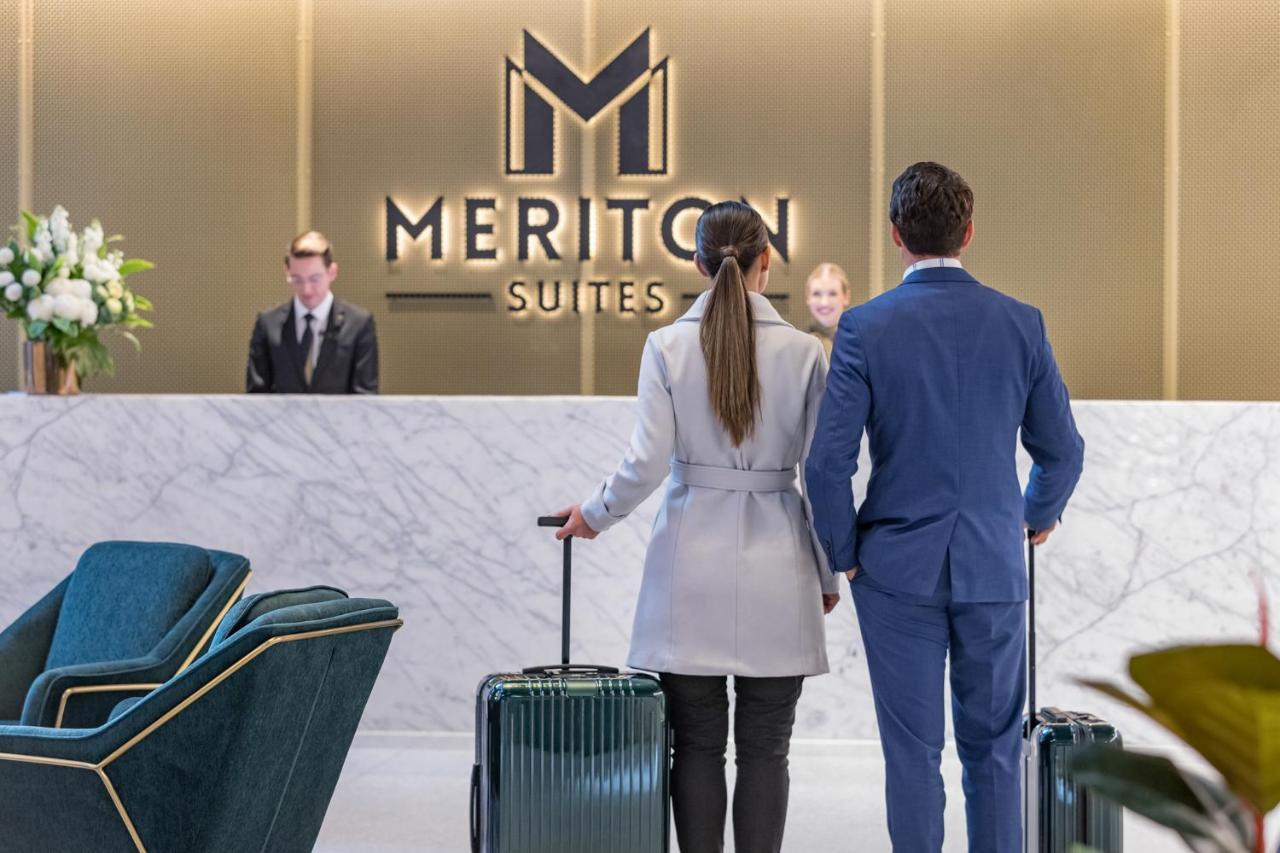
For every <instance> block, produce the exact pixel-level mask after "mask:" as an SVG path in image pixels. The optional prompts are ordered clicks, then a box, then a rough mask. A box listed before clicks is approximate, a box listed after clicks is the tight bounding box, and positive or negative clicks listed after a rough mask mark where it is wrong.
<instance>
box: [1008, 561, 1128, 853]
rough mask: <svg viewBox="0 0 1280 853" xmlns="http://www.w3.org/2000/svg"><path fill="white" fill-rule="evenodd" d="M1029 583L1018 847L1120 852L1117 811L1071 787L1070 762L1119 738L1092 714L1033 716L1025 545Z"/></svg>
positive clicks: (1050, 711)
mask: <svg viewBox="0 0 1280 853" xmlns="http://www.w3.org/2000/svg"><path fill="white" fill-rule="evenodd" d="M1027 571H1028V575H1029V578H1030V581H1031V600H1030V607H1029V614H1028V619H1027V622H1028V626H1027V627H1028V644H1027V645H1028V649H1027V661H1028V678H1027V713H1028V716H1027V720H1026V723H1025V728H1024V732H1025V737H1024V738H1023V794H1022V803H1023V833H1022V837H1023V839H1024V844H1023V847H1024V849H1025V850H1026V851H1027V853H1071V851H1072V850H1073V849H1074V848H1075V846H1076V845H1083V846H1084V847H1086V848H1088V849H1090V850H1094V851H1097V853H1122V851H1123V850H1124V824H1123V820H1122V818H1123V811H1124V810H1123V809H1122V808H1121V807H1120V806H1118V805H1116V804H1115V803H1112V802H1110V801H1108V800H1104V799H1102V798H1101V797H1099V796H1097V795H1096V794H1094V793H1092V792H1091V791H1089V790H1088V789H1087V788H1085V787H1084V786H1083V785H1080V784H1079V783H1077V782H1076V781H1075V779H1074V778H1073V777H1072V774H1071V759H1072V757H1073V756H1074V755H1075V754H1076V753H1077V752H1079V751H1080V750H1081V749H1083V748H1084V747H1086V746H1089V745H1091V744H1113V745H1115V746H1121V745H1122V744H1121V738H1120V732H1119V731H1117V730H1116V728H1115V727H1114V726H1112V725H1111V724H1110V723H1108V722H1106V721H1104V720H1101V719H1099V718H1098V717H1095V716H1094V715H1092V714H1082V713H1078V712H1075V711H1061V710H1059V709H1057V708H1041V709H1040V710H1039V712H1037V711H1036V549H1035V545H1033V544H1031V542H1030V538H1028V542H1027Z"/></svg>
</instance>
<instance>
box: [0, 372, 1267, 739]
mask: <svg viewBox="0 0 1280 853" xmlns="http://www.w3.org/2000/svg"><path fill="white" fill-rule="evenodd" d="M632 407H633V402H632V400H630V399H626V398H546V397H540V398H467V397H439V398H421V397H382V398H332V399H320V398H305V397H293V398H270V397H217V396H214V397H194V396H154V397H139V396H93V395H85V396H81V397H74V398H63V399H59V398H35V397H22V396H16V395H12V396H8V397H4V398H0V459H2V461H0V466H2V467H0V477H2V483H3V488H0V553H2V554H3V565H2V567H0V624H8V623H9V622H10V621H11V620H12V619H14V618H15V617H17V616H18V615H19V614H20V613H21V612H22V611H23V610H24V609H26V608H27V607H28V606H30V605H31V604H32V603H34V602H35V601H36V600H37V599H38V598H39V597H40V596H41V595H43V594H44V593H45V592H46V591H47V590H48V589H49V588H50V587H51V586H52V585H53V584H54V583H56V582H57V580H58V579H60V578H61V577H62V576H63V575H64V574H66V573H67V572H68V571H70V569H71V568H72V566H73V565H74V563H75V560H76V558H77V556H78V555H79V554H80V553H81V552H82V551H83V550H84V548H86V547H87V546H88V545H89V544H91V543H93V542H95V541H98V540H103V539H149V540H173V541H183V542H192V543H196V544H200V545H204V546H207V547H212V548H221V549H226V550H230V551H237V552H240V553H243V554H245V555H247V556H248V557H249V558H250V560H251V561H252V563H253V567H254V572H255V573H254V577H253V579H252V581H251V583H250V587H249V591H251V592H252V591H261V590H265V589H275V588H283V587H293V586H304V585H310V584H317V583H324V584H332V585H335V586H338V587H341V588H343V589H346V590H348V591H349V592H350V593H351V594H352V595H367V596H378V597H384V598H388V599H390V600H391V601H393V602H395V603H396V604H398V605H399V606H400V609H401V613H402V615H403V617H404V620H405V626H404V628H403V630H402V631H401V632H400V633H399V634H398V636H397V637H396V639H395V640H394V641H393V643H392V646H391V652H390V656H389V658H388V660H387V663H386V667H385V668H384V670H383V674H382V678H381V680H380V681H379V683H378V686H377V687H376V689H375V691H374V694H373V697H372V699H371V700H370V704H369V707H368V709H367V711H366V714H365V718H364V727H365V728H366V729H372V730H386V731H405V730H414V731H459V732H465V731H470V730H471V728H472V726H473V691H474V689H475V686H476V683H477V682H478V681H479V680H480V678H481V676H482V675H484V674H485V673H487V672H490V671H494V670H503V669H509V668H513V667H519V666H522V665H529V664H536V663H551V662H554V661H555V660H557V658H558V654H559V618H560V603H559V594H560V552H559V547H558V545H557V544H556V543H555V542H554V541H553V539H552V538H551V534H550V533H549V532H548V531H547V530H545V529H539V528H537V527H536V526H535V519H536V516H538V515H540V514H545V513H547V512H549V511H552V510H555V509H557V508H559V507H561V506H563V505H565V504H567V503H570V502H573V501H576V500H579V499H581V498H584V497H586V496H587V494H588V493H589V492H590V490H591V488H592V487H593V486H594V485H595V483H596V482H597V480H598V479H599V478H601V477H602V476H604V475H605V473H607V472H608V471H609V470H611V469H612V466H613V465H614V464H615V463H616V461H617V459H618V458H619V456H620V454H621V453H622V451H623V448H624V447H625V444H626V440H627V437H628V435H629V433H630V429H631V416H632ZM1076 416H1077V419H1078V422H1079V425H1080V429H1081V432H1082V433H1083V434H1084V436H1085V439H1086V442H1087V444H1088V450H1087V462H1086V469H1085V474H1084V478H1083V480H1082V481H1081V484H1080V487H1079V489H1078V491H1077V494H1076V498H1075V500H1074V502H1073V503H1072V505H1071V507H1070V509H1069V510H1068V513H1067V515H1066V518H1065V523H1064V526H1063V527H1062V529H1061V530H1060V532H1059V533H1058V534H1056V535H1055V537H1054V539H1053V540H1052V541H1051V542H1050V543H1049V545H1048V546H1047V547H1045V548H1044V549H1042V552H1041V556H1040V560H1039V565H1040V578H1039V592H1040V596H1039V603H1040V608H1039V612H1040V619H1041V630H1040V652H1041V654H1040V696H1041V698H1042V700H1044V702H1046V703H1052V704H1059V705H1064V706H1066V705H1075V706H1082V707H1084V708H1087V709H1089V710H1093V711H1096V712H1100V713H1104V714H1106V715H1108V716H1110V717H1112V718H1114V719H1116V720H1117V721H1119V722H1120V724H1121V726H1122V727H1123V728H1124V730H1125V731H1126V733H1127V734H1128V735H1129V739H1130V740H1131V741H1139V742H1142V741H1146V742H1153V741H1159V740H1162V739H1163V738H1164V735H1163V734H1162V733H1161V731H1160V730H1159V729H1157V728H1155V727H1154V726H1151V725H1148V724H1145V722H1143V721H1141V720H1139V719H1138V718H1136V717H1135V716H1134V715H1132V714H1128V713H1126V712H1124V711H1123V710H1122V709H1119V708H1117V706H1116V703H1114V702H1112V701H1110V700H1107V699H1104V698H1101V697H1098V696H1095V695H1092V694H1090V693H1088V692H1087V691H1084V690H1083V689H1081V688H1078V687H1076V686H1074V684H1073V683H1072V678H1073V677H1075V676H1081V675H1090V676H1100V675H1104V676H1118V675H1120V674H1121V672H1122V666H1123V661H1124V660H1125V659H1126V657H1127V654H1128V653H1129V652H1131V651H1133V650H1137V649H1142V648H1148V647H1152V646H1155V645H1160V644H1166V643H1172V642H1175V641H1184V640H1198V639H1211V640H1224V639H1227V638H1237V639H1241V640H1251V639H1252V638H1253V637H1255V636H1256V632H1257V625H1256V620H1257V616H1256V613H1257V602H1256V597H1255V594H1254V586H1253V581H1252V580H1251V576H1250V573H1251V572H1252V571H1253V570H1255V569H1257V570H1260V571H1261V572H1263V574H1264V575H1265V576H1266V577H1267V578H1268V579H1269V581H1270V583H1271V587H1272V588H1273V589H1275V590H1280V572H1278V571H1277V565H1276V560H1277V556H1278V555H1280V404H1267V403H1252V404H1250V403H1245V404H1240V403H1113V402H1105V403H1104V402H1082V403H1078V404H1077V406H1076ZM864 456H865V451H864ZM1026 464H1027V463H1026V460H1025V459H1024V460H1023V470H1024V476H1025V469H1026ZM865 476H866V470H865V460H864V468H863V470H862V471H861V472H860V474H859V482H858V483H857V484H856V488H857V489H858V490H859V492H860V491H861V487H862V485H863V484H864V483H865ZM655 508H656V499H650V501H649V502H648V503H647V504H645V505H644V506H643V507H642V508H641V510H640V511H638V512H637V513H636V514H635V517H634V518H632V519H630V520H629V521H628V522H626V523H624V524H622V525H619V526H618V527H617V528H615V529H614V530H611V531H610V532H609V533H607V534H606V535H604V536H601V537H600V538H599V539H597V540H595V541H593V542H581V543H578V544H577V547H576V549H575V557H576V560H575V565H576V569H577V572H576V576H575V584H574V625H573V627H574V637H573V649H574V658H575V660H579V661H589V662H597V663H621V662H623V661H624V659H625V654H626V648H627V637H628V633H629V631H630V625H631V613H632V607H633V602H634V600H635V595H636V591H637V589H638V586H639V579H640V568H641V560H642V555H643V551H644V547H645V542H646V540H647V537H648V532H649V527H650V525H651V523H652V520H653V515H654V512H655ZM828 632H829V634H828V637H829V643H830V654H831V661H832V674H831V675H828V676H824V677H821V678H814V679H811V680H810V681H809V682H808V683H807V684H806V687H805V694H804V698H803V700H802V702H801V707H800V717H799V720H798V724H797V735H798V736H803V737H824V738H874V737H875V719H874V714H873V710H872V706H871V698H870V691H869V687H868V683H867V676H866V670H865V663H864V661H863V660H862V657H861V654H862V653H861V643H860V640H859V639H858V636H857V628H856V623H855V620H854V615H853V610H852V607H851V605H850V600H849V595H848V590H847V589H845V591H844V599H843V600H842V602H841V605H840V607H839V608H838V609H837V611H836V612H835V613H834V614H832V615H831V616H830V617H829V621H828Z"/></svg>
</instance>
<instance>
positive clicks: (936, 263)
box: [902, 258, 964, 278]
mask: <svg viewBox="0 0 1280 853" xmlns="http://www.w3.org/2000/svg"><path fill="white" fill-rule="evenodd" d="M932 267H955V268H956V269H964V264H962V263H960V259H959V258H925V259H924V260H923V261H916V262H915V263H914V264H912V265H911V266H909V267H907V269H906V271H905V272H903V274H902V277H903V278H906V277H907V276H909V275H911V274H912V273H913V272H915V271H916V270H923V269H930V268H932Z"/></svg>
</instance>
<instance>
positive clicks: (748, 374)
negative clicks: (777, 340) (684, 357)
mask: <svg viewBox="0 0 1280 853" xmlns="http://www.w3.org/2000/svg"><path fill="white" fill-rule="evenodd" d="M697 243H698V255H699V258H700V260H701V261H702V264H703V267H704V268H705V269H706V271H707V272H708V273H710V274H711V277H712V282H711V294H710V296H709V297H708V298H707V304H706V307H705V308H704V309H703V313H702V326H701V329H700V330H699V338H700V341H701V344H702V355H703V357H704V358H705V359H706V364H707V392H708V395H709V397H710V400H711V409H712V411H714V412H715V415H716V418H717V419H718V420H719V421H720V423H721V425H723V426H724V428H725V431H727V432H728V433H729V437H730V439H732V441H733V446H734V447H738V446H740V445H741V444H742V443H743V442H744V441H746V440H747V439H748V438H750V437H751V435H752V434H753V433H754V432H755V427H756V418H757V415H758V413H759V411H760V377H759V373H758V372H757V369H756V329H755V324H754V323H753V322H752V320H753V318H752V314H751V301H750V299H749V298H748V296H747V288H746V279H745V276H744V274H743V270H744V269H750V268H751V266H752V265H753V264H754V263H755V261H756V258H757V257H759V255H760V253H761V252H762V251H764V248H765V246H767V245H768V231H767V230H766V229H765V227H764V220H762V219H761V218H760V215H759V214H758V213H756V212H755V210H753V209H752V208H750V207H748V206H747V205H745V204H741V203H740V202H722V203H720V204H717V205H713V206H712V207H709V208H707V210H705V211H704V212H703V214H702V216H701V217H699V219H698V227H697Z"/></svg>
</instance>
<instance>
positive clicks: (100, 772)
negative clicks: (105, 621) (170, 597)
mask: <svg viewBox="0 0 1280 853" xmlns="http://www.w3.org/2000/svg"><path fill="white" fill-rule="evenodd" d="M233 600H234V599H233ZM217 621H221V620H217ZM403 624H404V620H403V619H384V620H382V621H380V622H367V623H365V624H362V625H344V626H343V627H341V628H322V629H320V630H317V631H304V632H302V633H301V634H286V635H283V636H279V637H271V638H270V639H268V640H265V641H263V642H262V644H261V645H259V646H257V647H256V648H254V649H252V650H251V651H249V652H248V653H247V654H245V656H244V657H242V658H240V659H239V660H237V661H236V662H235V663H233V664H232V665H231V666H229V667H227V668H226V669H225V670H223V671H222V672H220V673H218V675H217V676H216V677H215V678H214V679H213V680H212V681H210V682H209V683H208V684H206V685H205V686H204V687H201V688H200V689H199V690H197V691H196V692H195V693H192V694H191V695H190V696H188V697H187V698H186V699H183V700H182V701H181V702H180V703H178V704H177V705H176V706H174V707H173V708H171V709H170V710H169V711H167V712H166V713H165V714H164V715H163V716H162V717H160V719H158V720H156V721H155V722H154V723H152V724H151V725H149V726H147V727H146V728H145V729H143V730H142V731H140V732H139V733H138V734H136V735H135V736H133V737H132V738H130V739H129V740H127V741H126V742H125V743H124V744H123V745H122V746H121V747H120V748H119V749H117V750H116V751H115V752H113V753H111V754H110V755H108V756H107V757H106V758H104V759H102V760H101V761H99V762H98V763H97V764H90V763H89V762H87V761H72V760H71V759H67V758H46V757H44V756H38V755H19V754H17V753H10V752H0V761H17V762H21V763H24V764H44V765H51V766H55V767H73V768H76V769H80V770H92V771H94V773H96V774H97V776H98V778H99V779H101V780H102V784H103V787H104V788H106V791H107V796H109V797H110V798H111V802H112V803H114V804H115V807H116V811H117V812H118V813H119V814H120V820H121V822H123V824H124V828H125V829H126V830H127V831H128V833H129V837H130V838H132V839H133V843H134V846H135V847H137V848H138V853H147V848H146V846H145V845H143V843H142V838H141V836H139V835H138V830H137V829H135V828H134V826H133V821H132V820H130V819H129V812H128V811H127V810H126V809H125V807H124V803H123V802H122V801H121V799H120V796H119V795H118V794H117V793H116V789H115V786H114V785H112V784H111V780H110V779H109V778H108V777H107V772H106V768H107V765H108V764H110V763H111V762H113V761H115V760H116V759H117V758H119V757H120V756H122V755H124V754H125V753H126V752H128V751H129V750H131V749H133V748H134V747H135V746H137V745H138V744H139V743H141V742H142V741H144V740H146V739H147V738H148V737H150V736H151V734H152V733H153V732H155V731H156V730H157V729H159V728H160V727H161V726H163V725H164V724H165V723H167V722H169V721H170V720H172V719H173V718H174V717H176V716H178V714H180V713H182V712H183V711H185V710H186V709H187V708H189V707H191V705H192V704H194V703H195V701H196V700H197V699H199V698H200V697H202V696H204V695H205V694H206V693H208V692H209V691H210V690H212V689H213V688H215V687H217V686H218V685H219V684H221V683H222V682H224V681H226V680H227V679H228V678H230V677H231V676H232V675H234V674H235V673H236V672H237V671H239V670H240V669H241V668H242V667H244V666H246V665H247V664H248V663H249V662H251V661H252V660H253V659H254V658H256V657H257V656H258V655H260V654H262V653H263V652H265V651H267V649H270V648H271V647H272V646H279V645H283V644H284V643H293V642H297V641H299V640H311V639H315V638H317V637H331V636H333V635H335V634H351V633H354V632H356V631H373V630H377V629H379V628H391V629H393V630H394V629H396V628H399V627H400V626H401V625H403ZM94 686H95V687H99V688H104V689H105V688H107V687H108V685H94ZM123 686H125V687H127V686H133V687H140V686H144V685H123ZM159 686H161V685H153V687H159ZM110 687H111V688H115V689H120V688H121V687H122V685H110ZM68 689H69V690H74V689H76V688H68ZM88 689H89V688H83V690H86V691H87V690H88ZM64 698H65V697H64Z"/></svg>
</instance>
